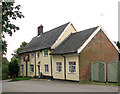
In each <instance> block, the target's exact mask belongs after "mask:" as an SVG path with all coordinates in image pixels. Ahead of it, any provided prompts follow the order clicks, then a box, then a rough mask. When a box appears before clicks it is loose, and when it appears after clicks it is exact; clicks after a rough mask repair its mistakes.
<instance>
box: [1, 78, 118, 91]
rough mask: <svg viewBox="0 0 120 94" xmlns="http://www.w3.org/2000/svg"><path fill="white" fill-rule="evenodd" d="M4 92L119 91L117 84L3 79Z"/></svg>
mask: <svg viewBox="0 0 120 94" xmlns="http://www.w3.org/2000/svg"><path fill="white" fill-rule="evenodd" d="M2 92H118V87H117V86H101V85H80V84H79V83H76V82H67V81H56V80H53V81H50V80H46V79H41V80H24V81H16V82H9V81H8V80H3V81H2Z"/></svg>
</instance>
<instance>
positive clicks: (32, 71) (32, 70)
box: [30, 64, 34, 73]
mask: <svg viewBox="0 0 120 94" xmlns="http://www.w3.org/2000/svg"><path fill="white" fill-rule="evenodd" d="M32 66H33V67H32ZM31 67H32V69H31ZM30 72H31V73H34V65H33V64H30Z"/></svg>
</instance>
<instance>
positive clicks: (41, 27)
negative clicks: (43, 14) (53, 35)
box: [38, 24, 43, 36]
mask: <svg viewBox="0 0 120 94" xmlns="http://www.w3.org/2000/svg"><path fill="white" fill-rule="evenodd" d="M42 33H43V26H42V24H41V25H40V26H39V27H38V36H39V35H40V34H42Z"/></svg>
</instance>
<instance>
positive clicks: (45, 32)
mask: <svg viewBox="0 0 120 94" xmlns="http://www.w3.org/2000/svg"><path fill="white" fill-rule="evenodd" d="M69 23H70V22H68V23H65V24H63V25H60V26H57V27H55V28H53V29H50V30H48V31H46V32H43V33H42V34H45V33H48V32H51V31H53V30H54V29H57V28H60V27H62V26H64V25H67V24H69Z"/></svg>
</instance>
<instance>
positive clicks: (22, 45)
mask: <svg viewBox="0 0 120 94" xmlns="http://www.w3.org/2000/svg"><path fill="white" fill-rule="evenodd" d="M26 45H27V43H26V42H25V41H24V42H22V44H21V45H20V47H19V48H17V50H15V51H14V53H13V54H12V56H13V57H14V58H19V53H20V52H21V51H22V50H23V49H24V47H25V46H26Z"/></svg>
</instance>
